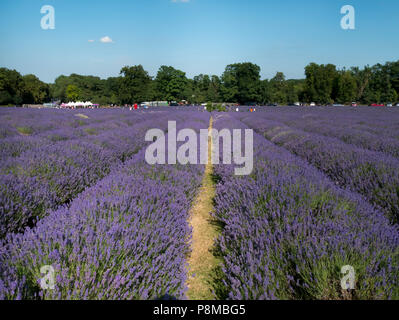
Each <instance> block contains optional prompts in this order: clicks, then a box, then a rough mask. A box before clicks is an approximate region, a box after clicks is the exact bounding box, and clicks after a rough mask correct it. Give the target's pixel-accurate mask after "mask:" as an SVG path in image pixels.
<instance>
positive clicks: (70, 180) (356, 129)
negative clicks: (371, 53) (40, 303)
mask: <svg viewBox="0 0 399 320" xmlns="http://www.w3.org/2000/svg"><path fill="white" fill-rule="evenodd" d="M199 110H201V111H199ZM241 111H242V112H205V111H204V110H203V108H199V107H178V108H153V109H151V108H150V109H148V110H139V111H128V110H123V109H112V110H106V109H99V110H48V109H40V110H32V109H17V108H4V109H1V110H0V162H1V165H0V299H68V300H69V299H115V300H131V299H139V300H146V299H174V298H176V299H188V298H193V297H194V298H197V297H200V298H204V299H205V298H206V299H233V300H253V299H254V300H263V299H284V300H286V299H287V300H292V299H295V300H297V299H298V300H302V299H323V300H331V299H340V300H341V299H399V227H398V224H399V109H395V108H392V109H388V108H386V109H375V108H370V107H359V108H347V109H345V108H339V109H337V108H319V107H315V108H293V107H278V108H266V107H257V110H256V112H253V113H251V112H248V111H247V109H246V108H241ZM168 121H176V124H177V129H178V130H179V129H183V128H190V129H193V130H194V131H195V132H197V133H198V132H200V130H201V129H206V130H208V129H209V128H210V125H211V126H212V127H213V128H215V129H217V130H222V129H229V130H233V129H253V130H254V158H253V162H254V165H253V171H252V173H251V174H250V175H248V176H236V175H235V174H234V168H235V165H233V164H231V165H228V164H227V165H226V164H215V165H211V166H209V165H207V166H205V165H203V164H198V165H194V164H187V165H183V164H164V165H149V164H148V163H147V162H146V161H145V151H146V147H147V146H148V145H149V144H150V143H151V142H146V141H145V138H144V137H145V135H146V132H147V131H148V130H150V129H153V128H158V129H161V130H164V131H167V129H168ZM166 141H167V142H168V141H169V137H168V133H166ZM223 143H224V141H223V142H222V143H221V145H223ZM181 144H182V142H178V146H179V145H181ZM220 158H222V149H220ZM210 185H212V186H210ZM203 193H206V196H205V197H201V194H203ZM199 199H200V200H199ZM197 201H202V202H207V203H201V205H199V206H198V204H197V203H196V202H197ZM193 208H195V209H194V210H193ZM201 210H202V212H201ZM204 210H205V211H204ZM197 211H200V212H199V213H198V214H202V220H200V221H202V222H201V223H202V225H201V233H204V232H205V233H207V232H209V237H208V238H207V241H204V242H203V243H202V247H201V245H198V243H194V245H193V241H194V242H195V241H197V240H196V239H197V236H196V234H198V232H197V233H196V231H197V229H196V228H198V225H196V224H195V223H191V222H190V221H191V218H192V217H191V215H192V214H197ZM206 221H208V223H209V226H208V227H207V226H206V225H204V224H206V223H207V222H206ZM209 239H215V240H214V243H210V244H209ZM193 250H196V252H195V253H194V252H192V251H193ZM197 250H204V252H205V253H204V256H205V255H206V259H201V255H198V252H197ZM193 256H195V259H190V257H193ZM212 256H213V257H214V259H213V258H212ZM201 260H204V261H206V263H208V265H207V266H206V267H204V266H203V265H193V264H201V263H205V262H201ZM42 266H52V267H53V268H54V270H55V284H54V288H53V289H51V290H44V289H42V288H41V285H40V279H41V278H42V277H43V275H42V274H41V271H40V269H41V267H42ZM343 266H352V267H353V268H354V270H355V276H356V278H355V289H354V290H343V289H342V287H341V279H342V277H343V274H342V273H341V268H342V267H343ZM191 270H199V272H200V274H192V272H191ZM196 288H200V289H201V290H202V291H201V293H199V292H195V290H197V289H196Z"/></svg>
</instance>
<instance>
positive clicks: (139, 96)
mask: <svg viewBox="0 0 399 320" xmlns="http://www.w3.org/2000/svg"><path fill="white" fill-rule="evenodd" d="M120 74H121V75H123V77H122V78H121V79H120V87H119V99H120V101H121V103H122V104H124V103H134V102H143V101H146V100H147V99H148V98H149V89H150V84H151V77H150V76H149V75H148V72H147V71H145V70H144V68H143V66H142V65H138V66H133V67H123V68H122V70H121V72H120Z"/></svg>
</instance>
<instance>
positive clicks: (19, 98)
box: [0, 68, 25, 105]
mask: <svg viewBox="0 0 399 320" xmlns="http://www.w3.org/2000/svg"><path fill="white" fill-rule="evenodd" d="M24 90H25V83H24V80H23V78H22V76H21V74H20V73H19V72H18V71H16V70H10V69H7V68H0V105H6V104H21V103H22V102H23V93H24Z"/></svg>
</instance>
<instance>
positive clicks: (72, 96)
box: [66, 84, 80, 101]
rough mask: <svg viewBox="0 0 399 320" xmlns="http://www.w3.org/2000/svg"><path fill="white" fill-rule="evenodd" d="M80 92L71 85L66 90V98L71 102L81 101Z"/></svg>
mask: <svg viewBox="0 0 399 320" xmlns="http://www.w3.org/2000/svg"><path fill="white" fill-rule="evenodd" d="M79 95H80V91H79V88H78V87H77V86H75V85H74V84H69V85H68V86H67V88H66V97H67V99H68V100H69V101H76V100H78V99H79Z"/></svg>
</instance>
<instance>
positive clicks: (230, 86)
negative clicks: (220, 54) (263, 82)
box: [221, 62, 261, 104]
mask: <svg viewBox="0 0 399 320" xmlns="http://www.w3.org/2000/svg"><path fill="white" fill-rule="evenodd" d="M221 92H222V97H223V99H224V100H225V101H229V102H236V101H237V102H239V103H242V104H243V103H246V102H256V101H259V100H260V99H261V97H260V67H259V66H257V65H256V64H253V63H250V62H245V63H236V64H230V65H228V66H227V67H226V69H225V71H224V73H223V75H222V88H221Z"/></svg>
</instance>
